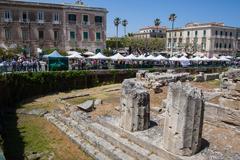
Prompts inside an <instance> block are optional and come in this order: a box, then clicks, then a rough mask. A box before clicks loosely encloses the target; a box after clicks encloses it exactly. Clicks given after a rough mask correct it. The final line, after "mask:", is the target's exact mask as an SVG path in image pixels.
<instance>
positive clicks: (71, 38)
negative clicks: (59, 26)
mask: <svg viewBox="0 0 240 160" xmlns="http://www.w3.org/2000/svg"><path fill="white" fill-rule="evenodd" d="M75 39H76V33H75V32H74V31H70V40H75Z"/></svg>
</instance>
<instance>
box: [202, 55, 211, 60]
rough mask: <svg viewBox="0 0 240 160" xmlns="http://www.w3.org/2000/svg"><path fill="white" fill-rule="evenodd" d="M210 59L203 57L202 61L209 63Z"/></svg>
mask: <svg viewBox="0 0 240 160" xmlns="http://www.w3.org/2000/svg"><path fill="white" fill-rule="evenodd" d="M209 60H210V59H209V58H208V57H206V56H204V57H202V58H201V61H209Z"/></svg>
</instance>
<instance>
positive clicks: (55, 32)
mask: <svg viewBox="0 0 240 160" xmlns="http://www.w3.org/2000/svg"><path fill="white" fill-rule="evenodd" d="M54 40H55V41H57V40H59V32H58V31H54Z"/></svg>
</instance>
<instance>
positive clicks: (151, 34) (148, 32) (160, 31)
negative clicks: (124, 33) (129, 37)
mask: <svg viewBox="0 0 240 160" xmlns="http://www.w3.org/2000/svg"><path fill="white" fill-rule="evenodd" d="M166 32H167V28H166V27H160V26H151V27H145V28H141V29H140V30H139V31H138V32H137V33H134V34H133V36H134V37H136V38H166Z"/></svg>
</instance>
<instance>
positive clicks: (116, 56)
mask: <svg viewBox="0 0 240 160" xmlns="http://www.w3.org/2000/svg"><path fill="white" fill-rule="evenodd" d="M109 58H110V59H111V60H114V61H117V60H124V58H125V57H124V56H122V55H121V54H120V53H116V54H115V55H113V56H111V57H109Z"/></svg>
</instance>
